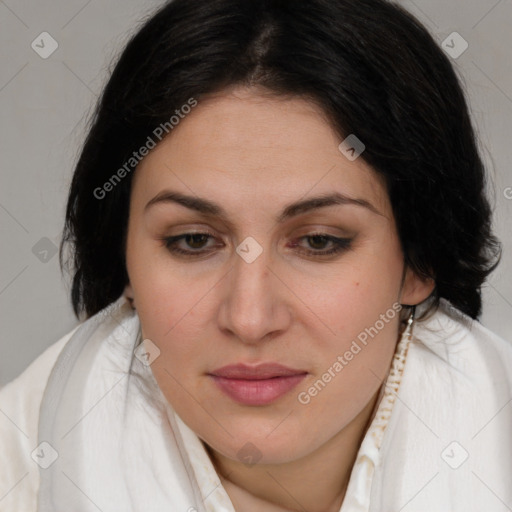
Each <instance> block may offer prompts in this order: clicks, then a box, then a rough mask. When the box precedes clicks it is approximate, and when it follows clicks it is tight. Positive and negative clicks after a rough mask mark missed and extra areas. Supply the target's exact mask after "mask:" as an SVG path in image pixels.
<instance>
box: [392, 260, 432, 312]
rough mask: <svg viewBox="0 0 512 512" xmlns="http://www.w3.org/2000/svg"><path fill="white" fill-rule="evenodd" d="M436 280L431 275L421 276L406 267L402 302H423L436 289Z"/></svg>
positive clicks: (410, 303) (405, 303)
mask: <svg viewBox="0 0 512 512" xmlns="http://www.w3.org/2000/svg"><path fill="white" fill-rule="evenodd" d="M435 285H436V283H435V281H434V280H433V279H432V278H430V277H420V276H418V274H416V272H414V271H413V270H412V269H411V268H409V267H407V268H406V269H405V275H404V280H403V284H402V290H401V294H400V303H401V304H404V305H407V306H414V305H416V304H419V303H420V302H423V301H424V300H425V299H426V298H427V297H428V296H429V295H430V294H431V293H432V291H433V290H434V288H435Z"/></svg>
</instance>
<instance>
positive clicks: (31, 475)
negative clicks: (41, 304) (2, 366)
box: [0, 326, 79, 512]
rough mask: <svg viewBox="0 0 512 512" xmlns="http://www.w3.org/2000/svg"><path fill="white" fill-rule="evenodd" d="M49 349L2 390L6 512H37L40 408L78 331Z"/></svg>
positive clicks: (0, 479)
mask: <svg viewBox="0 0 512 512" xmlns="http://www.w3.org/2000/svg"><path fill="white" fill-rule="evenodd" d="M78 327H79V326H77V327H75V328H74V329H73V330H72V331H70V332H69V333H68V334H66V335H65V336H63V337H62V338H60V339H59V340H58V341H57V342H55V343H54V344H53V345H51V346H50V347H48V348H47V349H46V350H45V351H44V352H43V353H42V354H41V355H40V356H39V357H38V358H37V359H35V360H34V361H33V362H32V363H31V364H30V366H28V368H26V370H25V371H24V372H23V373H21V374H20V375H19V376H18V377H17V378H15V379H14V380H12V381H11V382H9V383H8V384H7V385H5V386H4V387H2V388H1V389H0V452H1V453H2V459H3V460H4V461H7V464H5V463H4V464H1V465H0V502H1V509H2V511H4V512H10V511H13V512H14V511H19V510H24V511H26V512H29V511H32V510H34V511H35V510H36V494H37V488H38V482H39V473H38V469H39V467H38V466H37V464H36V463H35V462H34V461H33V460H32V457H31V453H32V452H33V450H34V449H35V448H36V447H37V443H38V439H37V437H38V420H39V408H40V406H41V401H42V397H43V393H44V390H45V387H46V383H47V382H48V378H49V375H50V373H51V371H52V368H53V366H54V365H55V362H56V361H57V358H58V356H59V354H60V353H61V351H62V349H63V348H64V346H65V344H66V343H67V341H68V340H69V339H70V337H71V336H72V335H73V333H74V332H75V331H76V329H78Z"/></svg>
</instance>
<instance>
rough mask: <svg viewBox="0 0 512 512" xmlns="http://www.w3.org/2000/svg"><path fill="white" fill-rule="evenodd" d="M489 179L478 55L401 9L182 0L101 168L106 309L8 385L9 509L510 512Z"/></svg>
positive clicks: (144, 34)
mask: <svg viewBox="0 0 512 512" xmlns="http://www.w3.org/2000/svg"><path fill="white" fill-rule="evenodd" d="M484 185H485V174H484V169H483V165H482V162H481V159H480V156H479V154H478V152H477V149H476V143H475V134H474V131H473V128H472V125H471V122H470V118H469V114H468V108H467V104H466V101H465V98H464V95H463V93H462V91H461V87H460V85H459V83H458V80H457V78H456V75H455V73H454V71H453V68H452V65H451V64H450V62H449V59H448V57H446V56H445V55H444V53H443V52H442V51H441V50H440V49H439V48H438V46H437V45H436V43H435V42H434V40H433V39H432V38H431V36H430V35H429V34H428V33H427V31H426V30H425V28H424V27H422V26H421V25H420V24H419V23H418V22H417V21H416V20H415V19H414V18H413V17H412V16H411V15H410V14H408V13H406V12H405V11H404V10H403V9H401V8H400V7H397V6H395V5H393V4H390V3H388V2H385V1H382V0H358V1H349V0H330V1H326V0H314V1H311V0H310V1H308V2H302V1H294V2H284V1H278V0H269V1H261V0H258V1H256V0H254V1H249V2H248V1H241V0H216V1H208V2H207V1H204V0H202V1H200V0H174V1H172V2H169V3H167V4H166V5H164V6H163V7H162V8H161V9H160V10H159V11H158V12H157V13H156V14H155V15H154V16H153V17H152V18H151V19H149V20H148V21H147V22H146V23H145V25H144V26H143V27H142V28H141V29H140V30H139V31H138V33H137V34H136V35H135V36H134V37H133V38H132V40H131V41H130V42H129V44H128V45H127V47H126V49H125V50H124V51H123V53H122V55H121V57H120V60H119V62H118V63H117V65H116V67H115V69H114V71H113V73H112V75H111V77H110V79H109V81H108V83H107V85H106V87H105V90H104V93H103V96H102V98H101V100H100V102H99V105H98V108H97V111H96V115H95V117H94V119H93V122H92V125H91V128H90V131H89V134H88V137H87V140H86V142H85V145H84V148H83V150H82V153H81V156H80V159H79V161H78V164H77V167H76V169H75V174H74V178H73V182H72V185H71V189H70V195H69V202H68V207H67V213H66V226H65V232H64V237H63V240H64V241H63V249H66V247H67V248H68V249H69V252H66V251H65V250H63V251H62V253H61V256H62V261H63V262H66V261H67V262H69V263H71V264H72V265H70V266H71V271H72V273H73V287H72V301H73V305H74V308H75V312H76V314H77V316H79V317H80V315H82V317H84V320H85V321H84V323H82V324H81V325H80V326H79V327H78V328H76V329H75V330H74V331H72V332H71V333H69V334H68V335H67V336H66V337H64V338H63V339H61V340H59V341H58V342H57V343H56V344H55V345H53V346H52V347H50V348H49V349H48V350H47V352H45V353H44V354H43V355H42V356H41V357H40V358H39V359H38V360H36V361H35V362H34V363H33V365H32V366H31V367H30V368H29V369H27V370H26V371H25V373H24V374H22V375H21V376H20V377H19V378H18V379H16V380H15V381H13V382H12V383H10V384H9V385H8V386H7V387H6V388H4V389H2V391H1V392H0V397H1V403H2V411H3V412H4V414H5V415H6V416H7V417H8V418H9V422H5V425H4V424H2V447H3V450H4V453H5V452H7V454H8V460H9V464H8V465H7V467H5V465H4V467H5V469H3V470H2V471H4V472H6V473H5V475H3V476H4V478H3V479H2V481H3V482H6V488H5V492H4V493H3V494H4V497H3V498H2V501H3V503H2V502H1V501H0V503H1V504H2V506H3V507H6V508H5V510H24V511H30V510H40V511H50V510H74V511H89V510H102V511H111V510H112V511H113V510H123V511H125V510H145V511H163V510H172V511H195V510H197V511H230V512H233V511H237V512H239V511H244V512H247V511H249V512H251V511H260V510H264V511H280V512H281V511H305V510H307V511H310V512H332V511H341V512H351V511H379V512H382V511H398V510H403V511H415V512H419V511H429V512H432V511H433V510H450V511H459V510H461V511H462V510H464V511H467V510H483V509H484V508H485V510H493V511H501V510H510V507H511V506H512V491H511V489H510V486H507V483H508V480H509V479H510V474H511V470H512V442H511V439H510V431H511V427H512V413H511V411H510V407H508V408H507V405H506V404H507V403H508V402H510V396H511V387H512V386H511V379H512V377H511V375H512V371H511V370H512V349H511V347H510V345H509V344H508V343H507V342H506V341H505V340H502V339H500V338H498V337H497V336H495V335H494V334H492V333H491V332H489V331H488V330H487V329H485V328H484V327H483V326H481V325H480V324H479V323H478V318H479V316H480V314H481V286H482V283H483V282H484V281H485V279H486V277H487V276H488V274H489V273H490V272H491V271H492V270H493V269H494V268H495V266H496V265H497V262H498V260H499V243H498V241H497V240H496V239H495V238H494V236H493V235H492V232H491V226H490V219H491V217H490V215H491V212H490V208H489V204H488V201H487V199H486V197H485V195H484V193H483V189H484ZM507 401H508V402H507ZM14 424H15V425H16V427H14V426H13V425H14ZM2 510H4V509H2Z"/></svg>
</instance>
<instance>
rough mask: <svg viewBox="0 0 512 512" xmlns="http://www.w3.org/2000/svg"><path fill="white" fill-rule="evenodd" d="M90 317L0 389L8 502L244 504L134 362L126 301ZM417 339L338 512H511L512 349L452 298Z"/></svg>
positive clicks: (399, 357) (0, 469) (135, 325)
mask: <svg viewBox="0 0 512 512" xmlns="http://www.w3.org/2000/svg"><path fill="white" fill-rule="evenodd" d="M86 324H87V325H86ZM86 324H84V327H82V331H81V333H82V334H80V336H79V335H78V332H79V327H80V326H79V327H77V328H75V329H74V330H73V331H71V332H70V333H69V334H67V335H66V336H64V337H63V338H62V339H60V340H59V341H58V342H56V343H55V344H54V345H52V346H51V347H50V348H48V349H47V350H46V351H45V352H44V353H43V354H42V355H41V356H40V357H39V358H37V359H36V360H35V361H34V362H33V363H32V364H31V365H30V366H29V367H28V368H27V369H26V370H25V371H24V372H23V373H22V374H21V375H20V376H19V377H18V378H17V379H15V380H14V381H12V382H11V383H9V384H8V385H7V386H5V387H4V388H2V389H0V453H1V454H2V461H3V463H2V464H0V511H1V512H33V511H36V510H40V511H41V512H43V511H44V512H46V511H47V510H48V511H49V510H59V511H60V510H73V511H74V512H82V511H83V512H86V511H87V512H88V511H89V510H91V511H92V510H98V508H99V509H100V510H102V512H111V511H112V512H113V511H114V510H115V511H117V510H119V511H121V510H122V511H123V512H125V511H128V510H134V511H135V510H144V512H152V511H155V512H156V511H160V510H162V511H163V510H172V511H174V510H176V511H180V510H183V512H194V510H197V511H199V512H201V511H208V512H221V511H222V512H234V508H233V506H232V504H231V501H230V499H229V497H228V495H227V493H226V491H225V489H224V488H223V486H222V484H221V482H220V480H219V477H218V475H217V473H216V472H215V469H214V467H213V465H212V463H211V461H210V458H209V457H208V455H207V453H206V451H205V449H204V446H203V445H202V442H201V441H200V440H199V438H198V437H197V436H196V434H195V433H194V432H193V431H192V430H190V429H189V428H188V427H187V426H186V425H185V424H184V423H183V422H182V421H181V419H180V418H179V417H178V416H177V415H176V414H175V412H174V411H173V410H172V408H171V407H170V405H169V404H168V403H167V402H166V401H165V399H164V398H163V395H162V394H161V392H160V390H159V389H158V387H157V385H156V381H155V380H154V377H153V376H152V372H151V370H150V368H149V367H147V366H145V365H144V364H142V363H141V362H140V361H139V360H138V359H136V358H134V357H133V351H134V348H136V346H137V345H138V343H139V342H140V339H138V333H139V330H140V323H139V320H138V317H137V315H136V313H134V312H132V311H131V309H130V308H129V305H128V303H127V302H126V301H125V299H124V298H123V297H120V299H119V300H118V301H117V302H116V303H115V304H113V305H111V306H110V307H109V308H106V310H104V311H103V312H100V313H98V315H95V317H93V318H92V319H90V320H89V321H88V322H86ZM413 334H414V336H413V339H412V340H411V341H409V340H408V339H407V338H406V337H405V336H404V337H402V339H401V340H400V342H399V344H398V345H397V349H396V353H395V357H394V359H393V363H392V365H391V368H390V372H389V376H388V378H387V381H386V387H385V388H384V392H383V394H382V395H381V400H380V402H379V405H378V408H377V410H376V414H375V416H374V418H373V420H372V423H371V425H370V427H369V429H368V431H367V433H366V435H365V437H364V439H363V442H362V444H361V446H360V449H359V452H358V454H357V458H356V462H355V464H354V466H353V469H352V472H351V477H350V480H349V485H348V488H347V492H346V495H345V499H344V502H343V505H342V506H341V508H340V512H398V511H401V512H402V511H403V512H427V511H428V512H444V511H446V512H448V511H450V512H454V511H461V512H462V511H464V512H468V511H471V510H475V511H479V512H481V511H482V510H486V511H496V512H501V511H506V510H512V346H511V344H510V343H508V342H507V341H505V340H503V339H501V338H499V337H497V336H496V335H494V334H493V333H491V332H490V331H489V330H487V329H486V328H484V327H483V326H481V324H479V323H478V322H474V321H471V319H469V318H468V317H467V316H465V315H463V314H462V313H460V312H459V311H458V310H456V309H455V308H453V307H452V306H451V305H450V304H449V303H448V302H447V301H444V300H442V301H441V307H440V309H439V310H438V311H437V312H436V313H435V314H434V315H433V316H432V317H431V318H429V319H428V320H426V321H422V322H415V326H414V332H413ZM74 335H75V336H74ZM72 343H74V345H75V349H74V352H73V350H71V349H72V347H71V345H72ZM76 347H79V348H76ZM65 348H66V350H64V349H65ZM60 354H61V357H64V358H65V359H64V360H62V359H61V360H59V361H58V357H59V355H60ZM78 356H79V357H78ZM73 358H75V359H74V360H75V362H73ZM52 369H53V373H52ZM71 370H72V371H71ZM66 372H67V373H66ZM50 375H52V378H51V379H50ZM43 396H44V400H43ZM42 404H43V405H42ZM43 440H48V441H50V445H51V446H46V445H44V444H43V445H41V444H40V442H41V441H43ZM45 442H46V441H45ZM53 450H55V451H56V453H57V454H58V457H57V459H56V460H55V461H54V462H53V463H52V456H54V454H53ZM36 462H39V463H40V464H42V465H43V466H44V465H45V464H50V466H49V467H48V468H46V469H44V468H43V467H40V465H38V464H37V463H36ZM50 475H51V477H50ZM41 482H43V484H41ZM40 487H41V489H40ZM38 492H40V493H41V495H42V496H44V497H43V498H42V501H41V503H40V508H38V507H37V503H38ZM69 507H72V508H69ZM237 512H240V511H237Z"/></svg>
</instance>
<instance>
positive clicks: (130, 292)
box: [123, 283, 135, 309]
mask: <svg viewBox="0 0 512 512" xmlns="http://www.w3.org/2000/svg"><path fill="white" fill-rule="evenodd" d="M123 295H124V296H125V297H126V298H127V299H128V301H129V302H130V305H131V307H132V308H133V309H135V301H134V296H133V288H132V285H131V284H130V283H128V284H127V285H126V286H125V287H124V292H123Z"/></svg>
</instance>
